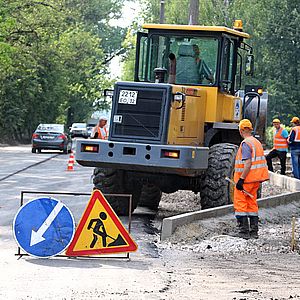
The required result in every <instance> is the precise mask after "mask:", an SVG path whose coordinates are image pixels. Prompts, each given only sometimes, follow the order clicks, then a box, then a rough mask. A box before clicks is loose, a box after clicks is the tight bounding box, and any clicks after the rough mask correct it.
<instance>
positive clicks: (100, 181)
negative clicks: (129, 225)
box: [93, 168, 141, 216]
mask: <svg viewBox="0 0 300 300" xmlns="http://www.w3.org/2000/svg"><path fill="white" fill-rule="evenodd" d="M93 183H94V189H99V190H100V191H101V192H102V193H103V194H132V206H131V212H133V211H134V210H135V209H136V207H137V203H138V200H139V197H140V194H141V189H140V188H139V187H137V186H134V185H132V187H130V186H129V184H130V182H128V181H127V182H126V178H125V174H124V171H122V170H115V169H106V168H95V169H94V177H93ZM107 201H108V202H109V204H110V206H111V207H112V208H113V210H114V211H115V213H116V214H117V215H118V216H128V214H129V199H128V197H118V196H112V197H110V196H109V197H107Z"/></svg>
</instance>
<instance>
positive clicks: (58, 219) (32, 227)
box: [13, 197, 75, 258]
mask: <svg viewBox="0 0 300 300" xmlns="http://www.w3.org/2000/svg"><path fill="white" fill-rule="evenodd" d="M74 232H75V222H74V218H73V216H72V214H71V212H70V210H69V209H68V208H67V207H66V206H65V205H64V204H63V203H62V202H60V201H59V200H56V199H53V198H50V197H45V198H37V199H34V200H31V201H29V202H27V203H26V204H25V205H23V206H21V207H20V209H19V211H18V212H17V214H16V216H15V218H14V222H13V233H14V236H15V239H16V241H17V243H18V245H19V246H20V247H21V249H23V250H24V251H25V252H26V253H28V254H30V255H32V256H36V257H42V258H44V257H51V256H54V255H57V254H59V253H61V252H63V251H64V250H65V249H66V248H67V247H68V246H69V244H70V242H71V241H72V239H73V236H74Z"/></svg>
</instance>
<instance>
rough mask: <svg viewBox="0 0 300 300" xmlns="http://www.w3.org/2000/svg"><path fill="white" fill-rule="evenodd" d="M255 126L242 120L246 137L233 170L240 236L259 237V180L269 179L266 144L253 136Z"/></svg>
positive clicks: (236, 213) (243, 132)
mask: <svg viewBox="0 0 300 300" xmlns="http://www.w3.org/2000/svg"><path fill="white" fill-rule="evenodd" d="M252 130H253V128H252V124H251V122H250V121H249V120H248V119H243V120H241V121H240V123H239V131H240V135H241V136H242V137H243V138H244V140H243V141H242V143H241V145H240V147H239V149H238V152H237V155H236V158H235V173H234V182H235V183H236V186H235V189H234V199H233V205H234V210H235V216H236V219H237V223H238V229H239V232H238V235H237V236H238V237H241V238H245V239H249V238H250V237H252V238H258V205H257V201H256V199H257V191H258V189H259V187H260V183H261V182H263V181H266V180H268V179H269V174H268V168H267V162H266V159H265V156H264V150H263V147H262V145H261V143H260V142H259V141H258V140H257V139H256V138H255V137H253V136H252ZM245 191H246V192H248V193H249V194H251V195H252V197H250V196H249V195H247V194H246V193H245ZM248 218H249V220H248ZM249 221H250V228H249Z"/></svg>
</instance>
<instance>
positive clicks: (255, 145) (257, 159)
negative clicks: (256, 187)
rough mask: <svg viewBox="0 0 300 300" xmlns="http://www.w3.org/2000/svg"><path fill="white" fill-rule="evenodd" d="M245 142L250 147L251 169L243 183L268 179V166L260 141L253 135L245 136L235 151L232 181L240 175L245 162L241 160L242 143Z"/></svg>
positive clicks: (236, 180)
mask: <svg viewBox="0 0 300 300" xmlns="http://www.w3.org/2000/svg"><path fill="white" fill-rule="evenodd" d="M243 143H246V144H247V145H249V147H250V148H251V150H252V151H251V152H252V158H251V169H250V172H249V173H248V175H247V176H246V178H245V181H244V182H245V183H253V182H263V181H266V180H269V173H268V166H267V162H266V158H265V155H264V150H263V147H262V145H261V143H260V142H259V141H258V140H257V139H256V138H255V137H253V136H250V137H247V138H245V139H244V140H243V141H242V143H241V145H240V148H239V150H238V152H237V155H236V158H235V173H234V181H235V182H238V180H239V178H240V177H241V175H242V173H243V171H244V167H245V162H244V161H243V160H242V144H243Z"/></svg>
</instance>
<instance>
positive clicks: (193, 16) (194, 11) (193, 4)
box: [189, 0, 199, 25]
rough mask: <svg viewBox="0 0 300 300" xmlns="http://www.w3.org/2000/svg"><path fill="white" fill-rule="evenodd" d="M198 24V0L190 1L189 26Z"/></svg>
mask: <svg viewBox="0 0 300 300" xmlns="http://www.w3.org/2000/svg"><path fill="white" fill-rule="evenodd" d="M198 24H199V0H190V8H189V25H198Z"/></svg>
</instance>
